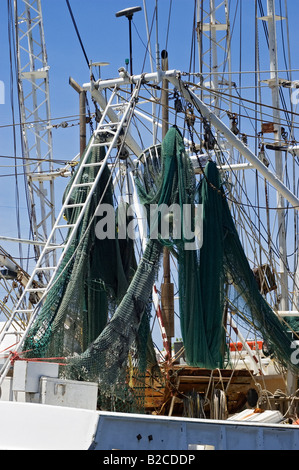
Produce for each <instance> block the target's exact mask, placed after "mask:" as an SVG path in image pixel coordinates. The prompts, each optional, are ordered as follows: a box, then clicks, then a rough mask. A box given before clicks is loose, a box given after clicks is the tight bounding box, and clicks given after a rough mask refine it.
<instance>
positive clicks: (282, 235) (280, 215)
mask: <svg viewBox="0 0 299 470" xmlns="http://www.w3.org/2000/svg"><path fill="white" fill-rule="evenodd" d="M262 19H263V20H266V21H267V22H268V31H269V54H270V80H269V86H270V88H271V92H272V106H273V121H274V139H275V140H274V145H275V144H277V145H278V146H280V145H281V117H280V111H279V108H280V99H279V77H278V70H279V67H278V58H277V38H276V21H277V20H282V19H283V18H281V17H280V16H277V15H275V2H274V0H267V16H266V17H263V18H262ZM275 171H276V176H277V178H278V179H279V180H280V181H283V166H282V154H281V151H280V150H279V149H278V150H276V151H275ZM284 208H285V202H284V198H283V196H282V194H280V193H277V221H278V236H279V252H280V260H279V263H280V286H281V292H280V294H281V300H280V304H279V310H283V311H287V310H288V309H289V301H288V273H287V269H286V266H287V258H286V256H287V249H286V225H285V210H284Z"/></svg>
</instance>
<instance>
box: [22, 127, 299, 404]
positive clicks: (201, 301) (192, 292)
mask: <svg viewBox="0 0 299 470" xmlns="http://www.w3.org/2000/svg"><path fill="white" fill-rule="evenodd" d="M103 158H104V150H103V147H102V148H101V150H100V148H99V147H93V148H92V150H91V151H90V156H89V163H92V162H100V161H102V159H103ZM97 171H99V166H98V165H97V166H95V167H86V168H85V169H84V171H83V173H82V181H81V182H88V181H93V179H94V178H95V175H96V173H97ZM135 177H136V186H137V189H138V194H139V199H140V203H141V204H143V205H144V207H145V208H146V213H147V218H148V242H147V245H146V248H145V250H144V253H143V255H142V257H141V259H140V261H139V263H138V265H137V264H136V261H135V255H134V247H133V242H132V240H130V239H125V240H119V239H118V237H117V231H116V234H115V239H106V240H99V239H98V238H97V237H96V235H95V233H96V230H95V228H96V223H97V220H98V218H97V217H95V212H96V208H97V207H98V204H99V203H101V204H103V203H108V204H111V205H113V187H112V183H111V174H110V171H109V169H108V167H106V168H105V170H104V172H103V175H102V178H101V179H100V183H99V184H98V186H97V188H96V190H95V192H94V194H93V197H92V199H91V201H90V203H89V206H88V208H87V210H86V211H85V213H84V217H83V219H82V221H81V223H80V227H79V230H78V231H77V233H76V236H75V239H74V240H73V242H72V244H71V246H70V248H69V249H68V250H67V252H66V253H65V255H64V258H63V261H62V264H61V265H60V268H59V270H58V272H57V275H56V278H55V281H54V283H53V286H52V288H51V289H50V291H49V294H48V295H47V298H46V300H45V302H44V305H43V306H42V308H41V311H40V313H39V316H38V318H37V320H36V321H35V323H34V324H33V326H32V328H31V330H30V331H29V334H28V336H27V338H26V342H25V345H24V350H26V351H30V352H29V353H27V354H28V355H30V356H31V357H50V358H51V357H61V356H63V357H65V358H66V366H65V367H63V371H62V372H63V376H65V377H66V378H70V379H76V380H84V381H96V382H97V383H98V384H99V407H100V408H102V409H106V410H113V411H131V412H132V411H134V412H136V411H138V412H142V411H143V410H144V399H145V393H144V390H145V386H146V385H145V375H146V371H147V370H149V369H150V370H152V371H154V370H155V369H156V365H157V364H156V358H155V353H154V348H153V342H152V338H151V334H150V316H151V308H152V299H151V293H152V288H153V284H154V282H155V280H156V279H157V275H158V270H159V266H160V260H161V254H162V252H163V247H164V246H167V247H168V248H169V250H170V251H171V253H172V254H173V256H174V257H175V258H176V259H177V263H178V281H179V294H180V301H179V306H180V323H181V332H182V337H183V341H184V346H185V357H186V360H187V363H188V364H190V365H192V366H197V367H204V368H210V369H214V368H222V367H223V366H224V364H225V361H226V354H227V348H226V338H225V329H224V321H225V319H224V311H225V305H226V302H227V299H225V295H224V287H225V285H226V284H227V283H229V284H231V285H233V287H234V289H233V294H231V298H230V299H229V300H230V301H231V302H232V303H235V302H236V301H238V302H239V305H241V307H240V308H239V312H238V314H239V315H241V317H242V319H243V320H245V321H247V322H248V323H250V325H254V327H255V328H256V330H257V331H259V332H260V333H261V335H262V336H263V337H264V338H265V339H267V341H268V342H269V343H270V344H271V346H272V347H273V350H274V352H275V355H276V357H278V358H279V360H280V361H281V362H282V363H283V364H286V365H290V357H291V352H292V351H291V344H290V337H289V336H288V333H287V330H286V328H285V327H284V325H283V324H282V322H281V321H280V320H279V319H278V317H277V316H276V315H275V314H274V313H273V311H272V309H271V308H270V307H269V306H268V304H267V303H266V301H265V299H264V298H263V297H262V295H261V294H260V292H259V290H258V286H257V283H256V280H255V278H254V276H253V273H252V270H251V268H250V266H249V264H248V261H247V258H246V256H245V254H244V251H243V248H242V246H241V243H240V240H239V237H238V234H237V231H236V229H235V226H234V223H233V219H232V217H231V214H230V211H229V208H228V204H227V201H226V198H225V195H224V191H223V189H222V184H221V179H220V175H219V172H218V169H217V167H216V164H215V163H213V162H208V164H207V165H206V168H205V173H204V176H203V177H202V179H201V182H200V184H199V185H197V183H196V180H195V175H194V171H193V167H192V164H191V161H190V159H189V157H188V155H187V153H186V151H185V147H184V142H183V138H182V135H181V133H180V132H179V131H178V129H177V128H176V127H173V128H171V129H170V130H169V131H168V133H167V135H166V137H165V139H164V140H163V143H162V147H161V149H160V153H159V156H158V158H154V159H153V158H149V159H145V160H142V159H141V160H140V162H139V166H138V167H137V169H136V175H135ZM72 181H73V180H72ZM72 181H70V183H69V186H68V188H67V189H66V193H67V192H68V191H69V189H70V187H71V184H72ZM87 191H88V189H86V187H85V188H84V187H80V188H76V189H75V190H74V192H73V194H72V195H73V202H74V203H79V202H83V201H84V200H85V198H86V196H87ZM163 205H164V206H167V207H168V208H170V207H173V208H174V207H178V208H180V210H181V214H184V208H186V207H188V210H189V211H190V213H189V214H190V217H189V218H188V219H186V218H185V217H177V216H176V213H175V210H173V213H171V212H170V213H169V212H168V214H167V215H168V221H169V224H168V228H169V234H168V235H167V236H166V234H165V232H164V231H163V229H162V226H163V222H165V220H164V215H165V214H164V215H163V211H161V210H160V209H161V208H162V207H163ZM198 205H201V207H202V235H203V238H202V245H200V243H199V240H198V238H197V235H196V231H195V225H196V224H195V220H196V207H197V206H198ZM152 207H155V208H156V209H155V210H154V211H152V210H151V208H152ZM116 212H117V208H116ZM171 215H172V217H171ZM65 216H66V219H67V220H68V222H69V223H70V224H71V223H74V222H75V220H76V217H78V209H76V208H74V209H71V210H69V211H67V213H66V214H65ZM178 228H179V229H180V230H178ZM194 243H195V245H194ZM196 243H197V244H198V246H197V247H196ZM190 244H191V245H190ZM190 246H193V248H192V249H190ZM194 246H195V247H196V249H195V248H194ZM187 248H188V249H187ZM292 366H293V365H291V367H292Z"/></svg>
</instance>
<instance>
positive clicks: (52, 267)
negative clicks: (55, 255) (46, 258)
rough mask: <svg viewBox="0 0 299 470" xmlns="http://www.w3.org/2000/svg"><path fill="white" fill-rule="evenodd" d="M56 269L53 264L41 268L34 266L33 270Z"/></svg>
mask: <svg viewBox="0 0 299 470" xmlns="http://www.w3.org/2000/svg"><path fill="white" fill-rule="evenodd" d="M52 269H56V268H55V266H44V267H43V268H35V271H51V270H52Z"/></svg>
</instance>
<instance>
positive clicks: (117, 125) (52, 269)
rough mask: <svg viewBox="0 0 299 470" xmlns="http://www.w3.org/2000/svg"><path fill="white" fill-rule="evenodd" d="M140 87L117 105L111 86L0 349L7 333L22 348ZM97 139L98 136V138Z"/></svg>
mask: <svg viewBox="0 0 299 470" xmlns="http://www.w3.org/2000/svg"><path fill="white" fill-rule="evenodd" d="M140 86H141V81H140V82H139V83H138V85H137V86H136V88H135V90H134V92H133V94H132V95H131V98H130V100H129V101H126V102H125V101H124V102H122V103H121V104H120V103H119V102H117V103H116V104H113V103H114V101H115V100H118V98H117V96H118V89H117V88H115V89H114V91H113V92H112V94H111V97H110V99H109V102H108V104H107V106H106V108H105V110H104V112H103V115H102V117H101V120H100V122H99V124H98V126H97V129H96V130H95V131H94V133H93V136H92V138H91V140H90V142H89V144H88V147H87V148H86V151H85V153H84V155H83V159H82V161H81V162H80V166H79V168H78V170H77V173H76V175H75V178H74V180H73V182H72V185H71V187H70V190H69V192H68V194H67V196H66V199H65V201H64V203H63V205H62V208H61V211H60V213H59V215H58V217H57V219H56V222H55V224H54V226H53V228H52V231H51V234H50V235H49V238H48V240H47V242H46V244H45V246H44V248H43V251H42V253H41V255H40V258H39V260H38V262H37V264H36V266H35V268H34V270H33V272H32V274H31V277H30V279H29V281H28V283H27V285H26V287H25V289H24V291H23V293H22V295H21V297H20V299H19V301H18V302H17V304H16V306H15V307H14V310H13V311H12V315H11V317H10V318H9V320H8V321H7V322H6V324H5V326H4V328H3V330H2V332H1V335H0V349H1V344H2V342H3V339H4V338H5V337H6V336H7V335H12V334H14V335H16V337H17V338H19V340H18V343H17V345H16V347H15V348H14V352H18V351H20V349H21V348H22V346H23V344H24V341H25V338H26V335H27V333H28V331H29V330H30V328H31V326H32V324H33V323H34V321H35V319H36V318H37V316H38V313H39V310H40V307H41V305H42V303H43V300H44V299H45V297H46V295H47V294H48V292H49V290H50V289H51V287H52V284H53V281H54V279H55V275H56V273H57V270H58V268H59V266H60V264H61V262H62V260H63V257H64V254H65V253H67V249H68V248H69V246H70V245H71V243H72V241H73V239H74V237H75V235H76V232H77V229H78V227H79V225H80V222H81V220H82V218H83V214H84V211H85V209H86V207H87V205H88V203H89V202H90V200H91V198H92V196H93V193H94V190H95V188H96V186H97V184H98V182H99V180H100V178H101V176H102V173H103V171H104V168H105V166H106V164H107V162H108V159H109V157H110V156H111V152H112V149H113V148H114V147H116V146H117V144H118V140H119V138H120V136H121V132H122V131H123V130H125V132H124V134H122V136H121V138H122V139H125V134H126V131H127V130H128V127H129V123H130V121H131V118H132V115H133V111H134V108H135V105H136V103H137V100H138V94H139V90H140ZM116 108H117V109H118V110H119V109H121V110H122V113H123V114H122V117H121V119H120V120H119V121H118V122H108V123H107V122H105V119H106V118H107V114H108V113H109V110H113V109H114V110H115V109H116ZM107 133H108V134H109V136H110V138H109V143H108V142H106V141H105V138H104V139H102V140H103V142H100V143H98V142H97V138H98V137H100V135H101V134H102V136H103V135H105V136H106V135H107ZM100 140H101V139H100ZM103 146H104V147H106V148H107V152H106V154H105V158H104V159H103V160H102V161H101V162H98V163H87V161H88V158H89V157H90V152H91V150H92V149H93V148H95V147H103ZM96 166H99V167H100V169H99V171H98V172H97V174H96V177H95V179H94V181H92V182H88V183H82V182H80V179H81V176H82V173H83V171H84V169H86V168H88V167H96ZM83 187H89V188H90V190H89V193H88V195H87V197H86V200H85V202H84V203H80V204H72V203H71V198H72V193H73V191H74V190H76V189H77V188H83ZM72 208H78V212H79V213H78V216H77V219H76V222H75V223H74V224H66V222H65V220H64V222H63V219H64V217H63V216H64V214H65V211H66V210H67V209H72ZM62 229H67V230H68V238H67V242H66V243H65V244H62V245H58V244H57V243H56V244H55V243H53V241H54V240H56V235H57V233H58V232H57V231H59V230H62ZM53 250H54V251H55V252H56V253H57V254H59V251H61V253H60V255H59V256H57V259H58V261H57V264H56V266H45V265H44V264H45V261H46V259H47V255H48V254H49V252H50V251H53ZM43 271H47V272H49V274H50V276H49V281H48V284H47V285H45V286H43V287H35V286H34V285H36V282H37V281H36V280H35V276H36V275H38V274H40V273H41V272H43ZM31 293H37V294H38V295H39V297H40V299H39V301H38V303H37V304H36V305H35V306H34V307H33V306H32V308H28V307H26V308H23V305H24V304H25V305H30V304H29V296H30V294H31ZM22 315H27V316H28V317H29V318H30V319H29V322H28V324H27V327H26V328H24V329H23V330H22V329H20V330H19V331H17V330H12V329H11V327H12V325H15V322H17V321H18V319H19V317H20V316H22ZM10 366H11V363H10V357H8V358H6V360H5V362H4V365H3V366H2V368H1V370H0V387H1V385H2V383H3V380H4V378H5V377H6V375H7V373H8V371H9V369H10Z"/></svg>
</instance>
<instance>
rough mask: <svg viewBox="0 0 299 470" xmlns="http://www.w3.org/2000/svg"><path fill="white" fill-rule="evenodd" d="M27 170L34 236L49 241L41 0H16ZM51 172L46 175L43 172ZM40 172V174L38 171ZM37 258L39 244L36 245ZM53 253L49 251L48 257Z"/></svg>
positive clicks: (50, 190)
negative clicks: (45, 176)
mask: <svg viewBox="0 0 299 470" xmlns="http://www.w3.org/2000/svg"><path fill="white" fill-rule="evenodd" d="M14 13H15V29H16V49H17V64H18V94H19V105H20V118H21V130H22V150H23V159H24V171H25V175H26V180H27V189H28V205H29V207H28V209H29V217H30V221H31V229H32V236H33V240H34V241H36V242H46V241H47V239H48V236H49V233H50V229H51V228H52V226H53V225H54V223H55V204H54V177H51V175H50V176H49V173H51V172H52V171H53V162H52V158H53V155H52V132H51V125H50V124H51V116H50V97H49V66H48V63H47V53H46V45H45V35H44V26H43V16H42V8H41V0H26V1H25V0H14ZM43 172H45V173H48V176H47V178H43V176H42V173H43ZM35 173H38V176H37V175H35ZM34 251H35V257H36V259H38V258H39V256H40V246H39V245H38V244H37V245H35V246H34ZM50 257H51V255H50V254H49V258H50Z"/></svg>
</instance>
